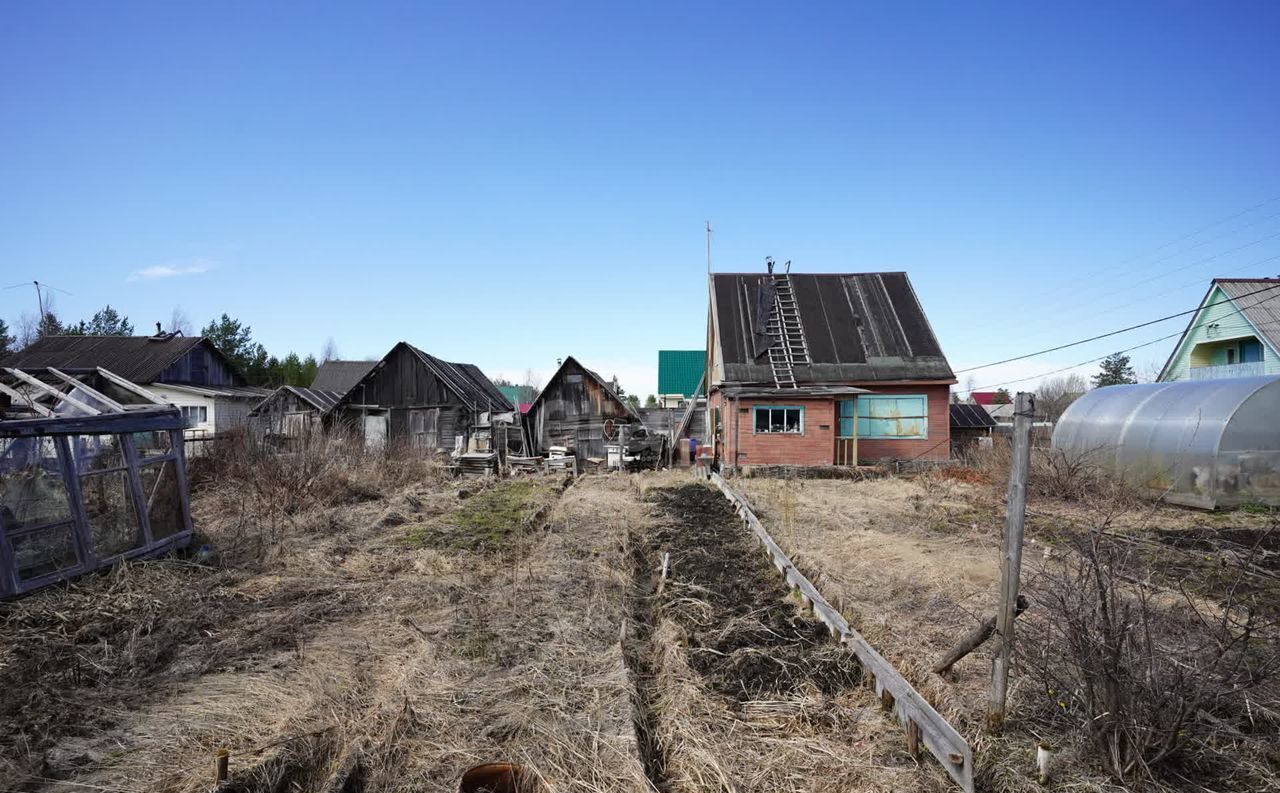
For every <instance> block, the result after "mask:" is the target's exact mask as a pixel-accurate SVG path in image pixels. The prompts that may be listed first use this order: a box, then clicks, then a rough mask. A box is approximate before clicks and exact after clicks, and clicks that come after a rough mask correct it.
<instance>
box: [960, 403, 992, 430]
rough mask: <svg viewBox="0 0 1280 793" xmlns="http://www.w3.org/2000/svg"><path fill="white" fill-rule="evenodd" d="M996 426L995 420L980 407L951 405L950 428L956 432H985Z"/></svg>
mask: <svg viewBox="0 0 1280 793" xmlns="http://www.w3.org/2000/svg"><path fill="white" fill-rule="evenodd" d="M995 425H996V420H995V419H993V418H991V414H990V413H988V412H987V411H986V408H984V407H982V405H970V404H967V403H960V404H956V403H954V402H953V403H951V428H952V429H958V430H985V429H990V428H991V427H994V426H995Z"/></svg>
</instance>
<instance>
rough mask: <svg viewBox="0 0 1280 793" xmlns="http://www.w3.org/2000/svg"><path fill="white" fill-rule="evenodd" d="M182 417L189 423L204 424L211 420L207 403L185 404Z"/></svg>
mask: <svg viewBox="0 0 1280 793" xmlns="http://www.w3.org/2000/svg"><path fill="white" fill-rule="evenodd" d="M182 417H183V418H185V419H186V420H187V424H188V425H191V424H204V423H205V422H207V421H208V420H209V408H208V407H207V406H205V405H183V406H182Z"/></svg>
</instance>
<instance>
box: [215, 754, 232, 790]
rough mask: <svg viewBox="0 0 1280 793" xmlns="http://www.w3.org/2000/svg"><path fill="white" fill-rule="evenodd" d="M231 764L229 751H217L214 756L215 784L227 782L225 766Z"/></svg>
mask: <svg viewBox="0 0 1280 793" xmlns="http://www.w3.org/2000/svg"><path fill="white" fill-rule="evenodd" d="M230 762H231V750H229V749H225V748H224V749H219V750H218V754H217V755H215V760H214V766H213V767H214V771H213V781H214V782H215V783H216V784H219V785H220V784H222V783H223V782H226V781H227V766H228V764H229V763H230Z"/></svg>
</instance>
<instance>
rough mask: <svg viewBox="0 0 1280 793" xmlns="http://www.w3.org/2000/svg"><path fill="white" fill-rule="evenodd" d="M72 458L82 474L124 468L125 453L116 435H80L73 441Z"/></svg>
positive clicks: (77, 469)
mask: <svg viewBox="0 0 1280 793" xmlns="http://www.w3.org/2000/svg"><path fill="white" fill-rule="evenodd" d="M71 456H72V457H73V458H74V459H75V462H76V471H77V472H79V473H81V474H87V473H91V472H93V471H103V470H106V469H109V468H123V467H124V453H123V452H122V451H121V449H120V439H119V438H117V437H116V436H115V435H78V436H76V437H73V438H72V439H71Z"/></svg>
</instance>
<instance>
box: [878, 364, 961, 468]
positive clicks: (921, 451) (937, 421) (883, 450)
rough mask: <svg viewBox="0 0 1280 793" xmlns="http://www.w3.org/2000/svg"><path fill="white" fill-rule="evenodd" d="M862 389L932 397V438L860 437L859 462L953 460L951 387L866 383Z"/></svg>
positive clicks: (930, 430)
mask: <svg viewBox="0 0 1280 793" xmlns="http://www.w3.org/2000/svg"><path fill="white" fill-rule="evenodd" d="M862 387H863V388H865V389H867V390H868V391H871V392H873V393H876V394H924V395H925V397H927V398H928V407H929V437H928V438H926V439H924V440H896V439H895V440H881V439H876V438H859V439H858V462H860V463H875V462H882V461H885V460H917V459H918V460H928V461H930V462H939V461H943V460H949V459H951V408H950V400H951V388H950V386H945V385H900V386H879V385H874V384H870V383H866V384H862Z"/></svg>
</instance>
